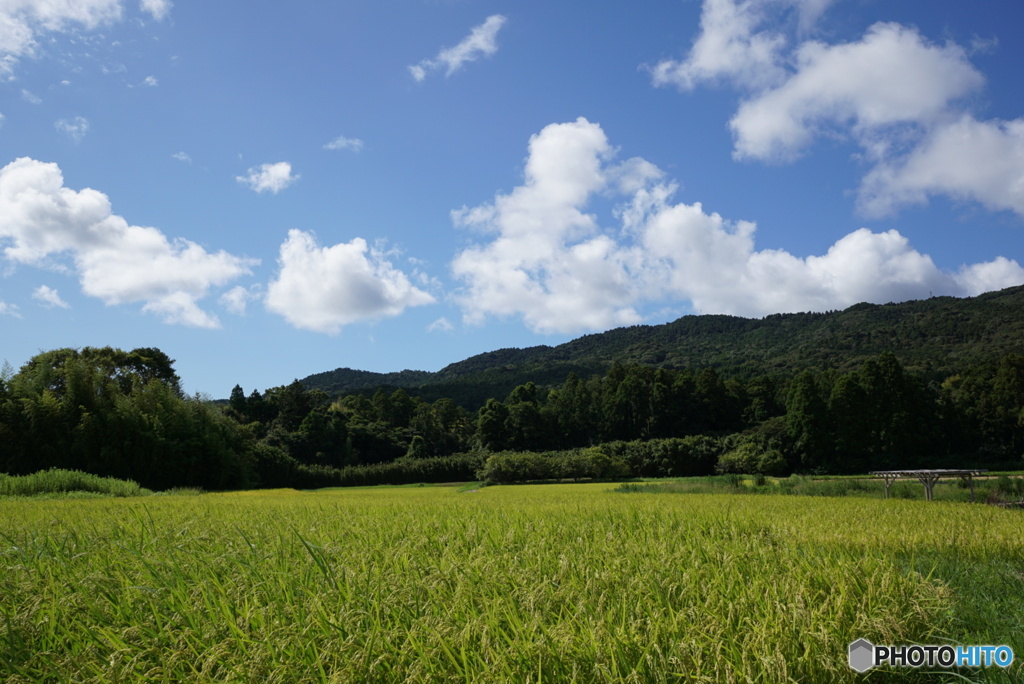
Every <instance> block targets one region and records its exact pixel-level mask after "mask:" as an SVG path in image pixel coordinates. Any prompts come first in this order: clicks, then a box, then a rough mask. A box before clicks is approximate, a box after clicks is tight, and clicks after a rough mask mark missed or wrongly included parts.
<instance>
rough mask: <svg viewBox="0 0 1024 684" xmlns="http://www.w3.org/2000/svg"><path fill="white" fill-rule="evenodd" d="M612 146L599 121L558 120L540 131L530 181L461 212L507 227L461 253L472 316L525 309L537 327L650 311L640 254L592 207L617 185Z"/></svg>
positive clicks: (494, 227)
mask: <svg viewBox="0 0 1024 684" xmlns="http://www.w3.org/2000/svg"><path fill="white" fill-rule="evenodd" d="M611 154H612V148H611V146H610V145H609V144H608V140H607V138H606V137H605V134H604V131H602V130H601V127H600V126H598V125H597V124H594V123H591V122H589V121H587V120H586V119H583V118H580V119H577V120H576V121H575V122H573V123H566V124H552V125H550V126H547V127H546V128H544V130H542V131H541V132H540V133H539V134H537V135H535V136H533V137H532V138H531V139H530V154H529V157H528V158H527V162H526V173H525V175H526V182H525V183H524V184H523V185H521V186H519V187H517V188H515V189H514V190H513V191H512V192H511V193H509V194H507V195H498V196H497V197H495V200H494V202H493V203H491V204H487V205H482V206H479V207H475V208H473V209H466V208H463V209H462V210H460V211H458V212H455V213H454V214H453V218H454V219H455V222H456V223H458V224H462V225H467V226H476V227H478V228H481V229H484V230H487V231H490V232H493V233H496V234H497V236H496V237H495V238H494V239H493V240H492V241H491V242H489V243H486V244H483V245H477V246H471V247H469V248H467V249H465V250H464V251H462V252H461V253H459V254H458V255H457V256H456V257H455V260H454V261H453V262H452V271H453V273H454V274H455V275H456V276H457V277H458V278H461V279H462V280H463V281H465V283H466V290H465V291H464V292H463V293H462V294H461V295H460V296H459V302H460V304H461V306H462V308H463V312H464V315H465V318H466V320H467V321H468V322H471V323H479V322H482V321H483V319H484V318H485V317H486V316H487V315H498V316H504V317H508V316H522V317H523V319H524V321H525V322H526V325H527V326H528V327H529V328H530V329H532V330H535V331H540V332H569V331H573V330H580V329H599V328H606V327H611V326H613V325H626V324H631V323H637V322H639V321H640V315H639V314H638V313H637V311H636V310H635V309H634V307H633V304H634V302H635V301H636V299H637V292H636V280H635V278H634V277H633V276H632V274H631V272H630V271H631V261H632V258H631V255H630V254H628V252H626V251H624V250H622V249H619V248H618V246H617V245H616V244H615V242H614V241H613V240H612V239H611V238H609V237H608V236H607V235H604V234H602V233H601V232H600V231H599V230H598V226H597V224H596V221H595V219H594V217H593V216H591V215H588V214H586V213H584V211H583V209H584V208H585V207H586V204H587V202H588V200H589V199H590V197H591V196H592V195H593V194H594V193H596V192H598V191H600V190H602V189H604V188H605V187H606V186H607V185H608V174H607V171H606V169H605V165H604V164H603V160H605V159H607V158H608V157H610V155H611Z"/></svg>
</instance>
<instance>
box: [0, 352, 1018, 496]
mask: <svg viewBox="0 0 1024 684" xmlns="http://www.w3.org/2000/svg"><path fill="white" fill-rule="evenodd" d="M1022 454H1024V356H1022V355H1020V354H1013V353H1010V354H1006V355H1004V356H1002V357H1001V358H999V359H998V360H995V361H988V362H983V363H976V364H973V365H967V366H965V367H964V368H963V369H962V370H961V371H960V372H957V373H953V374H950V375H948V376H945V377H942V378H941V379H936V378H934V377H932V378H927V377H924V375H923V374H921V373H915V372H911V371H909V370H908V369H907V368H905V367H904V365H903V364H902V363H901V362H900V360H899V359H898V358H897V356H896V355H895V354H893V353H891V352H882V353H880V354H878V355H877V356H873V357H870V358H867V359H865V360H863V361H862V362H861V363H860V364H859V365H858V366H857V367H855V368H853V369H850V370H846V371H839V370H835V369H825V370H818V371H814V370H802V371H799V372H795V373H788V374H787V373H783V372H777V373H765V374H761V375H755V376H750V377H729V376H727V375H725V374H723V373H720V372H719V371H718V370H716V369H715V368H713V367H695V368H682V369H673V368H664V367H662V368H658V367H654V366H650V365H642V364H637V363H629V364H623V363H618V362H615V363H613V364H612V365H611V366H610V367H609V368H608V369H607V371H606V372H604V373H601V374H593V375H590V376H589V377H580V376H578V375H576V374H575V373H569V374H568V376H567V377H565V378H564V380H563V381H561V382H558V383H551V384H544V385H541V384H536V383H534V382H532V381H528V382H525V383H523V384H520V385H517V386H515V387H514V388H513V389H512V390H511V391H510V392H508V394H507V395H504V396H492V397H489V398H488V399H487V400H486V401H484V402H482V404H480V405H479V406H477V407H476V408H475V410H474V409H471V408H467V407H465V406H463V405H460V404H459V403H457V402H456V401H454V400H453V399H452V398H448V397H442V398H438V399H434V400H432V401H428V400H426V399H423V398H421V397H417V396H413V395H412V394H411V393H410V392H408V391H407V390H406V389H403V388H397V389H390V388H378V389H376V390H375V391H373V392H354V393H350V394H345V395H343V396H331V395H329V394H328V393H326V392H325V391H323V390H321V389H307V388H306V387H305V386H304V385H303V383H301V382H299V381H298V380H296V381H294V382H292V383H291V384H289V385H286V386H280V387H274V388H270V389H266V390H265V391H263V392H260V391H257V390H252V391H250V392H248V393H247V392H246V391H245V390H244V389H243V388H242V387H241V386H236V387H235V388H234V389H233V390H232V392H231V395H230V397H229V398H228V399H227V401H223V402H214V401H211V400H208V399H205V398H203V397H198V396H186V395H185V394H184V393H183V392H182V390H181V381H180V378H179V377H178V375H177V373H176V371H175V370H174V367H173V361H172V360H171V359H170V358H169V357H168V356H167V355H166V354H165V353H164V352H162V351H161V350H159V349H155V348H140V349H134V350H131V351H123V350H118V349H112V348H109V347H108V348H84V349H58V350H53V351H47V352H42V353H40V354H38V355H36V356H35V357H33V358H32V359H30V360H29V361H28V362H27V363H25V364H24V365H23V366H22V367H21V368H20V369H19V370H17V371H16V372H15V371H14V370H13V369H12V368H10V367H9V366H7V367H6V368H5V369H4V371H3V373H2V374H0V470H2V471H3V472H6V473H10V474H25V473H30V472H36V471H39V470H43V469H48V468H67V469H75V470H82V471H85V472H89V473H94V474H97V475H103V476H113V477H118V478H124V479H130V480H134V481H136V482H138V483H139V484H141V485H142V486H144V487H147V488H150V489H156V490H160V489H167V488H171V487H201V488H204V489H209V490H223V489H240V488H254V487H298V488H303V487H321V486H331V485H353V484H380V483H395V484H400V483H405V482H446V481H465V480H473V479H475V478H480V479H485V480H490V481H495V482H502V481H516V480H527V479H555V478H572V479H580V478H588V477H596V478H602V477H604V478H624V477H631V476H634V477H673V476H687V475H705V474H711V473H714V472H721V473H728V472H738V473H757V472H760V473H765V474H770V475H785V474H788V473H794V472H797V473H812V474H813V473H821V474H826V473H839V474H841V473H865V472H868V471H871V470H877V469H888V468H915V467H1013V468H1018V467H1020V465H1021V458H1022Z"/></svg>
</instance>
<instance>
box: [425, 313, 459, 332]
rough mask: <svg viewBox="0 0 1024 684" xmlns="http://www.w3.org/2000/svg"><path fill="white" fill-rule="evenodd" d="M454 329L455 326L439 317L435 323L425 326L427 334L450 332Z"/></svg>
mask: <svg viewBox="0 0 1024 684" xmlns="http://www.w3.org/2000/svg"><path fill="white" fill-rule="evenodd" d="M454 329H455V326H453V325H452V324H451V321H449V320H448V319H447V318H445V317H444V316H441V317H440V318H438V319H437V320H436V321H434V322H433V323H431V324H430V325H428V326H427V332H451V331H452V330H454Z"/></svg>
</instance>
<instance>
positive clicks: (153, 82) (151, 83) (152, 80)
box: [142, 76, 160, 88]
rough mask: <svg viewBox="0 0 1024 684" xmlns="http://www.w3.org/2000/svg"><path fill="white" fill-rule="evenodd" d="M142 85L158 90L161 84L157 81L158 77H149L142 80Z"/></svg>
mask: <svg viewBox="0 0 1024 684" xmlns="http://www.w3.org/2000/svg"><path fill="white" fill-rule="evenodd" d="M142 85H144V86H146V87H147V88H156V87H157V86H158V85H160V82H159V81H158V80H157V79H156V76H147V77H146V78H144V79H142Z"/></svg>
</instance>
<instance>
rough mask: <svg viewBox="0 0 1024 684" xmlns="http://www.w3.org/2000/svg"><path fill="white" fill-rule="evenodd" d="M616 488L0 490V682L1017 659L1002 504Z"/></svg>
mask: <svg viewBox="0 0 1024 684" xmlns="http://www.w3.org/2000/svg"><path fill="white" fill-rule="evenodd" d="M611 488H612V486H611V485H545V486H517V487H490V488H485V489H483V490H481V491H479V492H465V493H459V492H457V491H455V489H453V488H445V487H426V488H401V489H361V490H334V491H324V492H295V491H291V490H277V491H272V492H246V493H239V494H217V495H214V494H208V495H203V496H187V497H174V496H167V497H151V498H146V499H121V500H111V499H104V500H70V501H10V500H8V501H2V502H0V515H2V516H3V519H4V520H5V521H6V522H5V525H4V531H3V532H2V533H0V595H2V596H3V602H2V609H0V610H2V615H0V675H2V677H3V678H4V679H5V680H6V681H8V682H38V681H54V682H61V681H76V682H82V681H93V682H113V681H140V680H145V681H157V682H159V681H238V682H243V681H245V682H248V681H260V682H361V681H382V682H392V681H472V682H510V681H515V682H540V681H579V682H614V681H637V682H669V681H709V682H719V681H720V682H732V681H735V682H746V681H763V682H786V681H795V682H833V681H836V682H841V681H854V680H856V679H858V676H857V675H855V673H854V672H853V671H852V670H850V669H849V667H848V665H847V646H848V644H849V643H850V642H852V641H854V640H855V639H858V638H866V639H868V640H870V641H872V642H873V643H876V644H938V643H957V644H988V643H995V644H1002V643H1006V644H1008V645H1010V646H1012V647H1013V648H1014V650H1015V652H1017V653H1018V654H1024V641H1022V639H1021V636H1020V625H1021V624H1024V609H1022V606H1024V575H1022V573H1024V539H1022V535H1021V531H1022V522H1024V520H1022V518H1021V515H1020V513H1019V512H1016V511H1005V510H999V509H995V508H990V507H986V506H982V505H974V506H971V505H965V504H946V503H927V502H921V501H897V500H890V501H882V500H866V499H827V498H819V497H814V498H805V497H764V496H747V495H701V494H694V495H663V494H619V493H613V492H611V491H610V490H611ZM997 670H998V669H996V670H984V671H982V670H977V669H974V670H971V669H962V670H959V671H957V674H958V675H960V676H962V677H966V678H967V679H968V680H969V681H974V680H981V679H984V678H986V677H987V678H989V679H993V680H998V679H1000V678H1002V679H1004V680H1011V679H1013V678H1014V677H1017V676H1018V673H1019V672H1020V667H1019V665H1016V664H1015V665H1014V666H1013V667H1012V668H1011V669H1010V671H1008V672H1004V671H1002V670H998V671H997ZM872 674H873V676H874V678H876V679H877V678H879V677H881V678H883V679H887V680H888V679H897V680H906V681H931V680H932V678H933V677H935V676H936V675H933V674H929V673H927V672H923V671H920V672H919V671H915V670H911V669H904V670H889V671H883V670H876V671H874V672H873V673H872ZM950 676H952V673H946V675H945V677H946V678H948V677H950ZM959 681H962V680H959Z"/></svg>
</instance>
